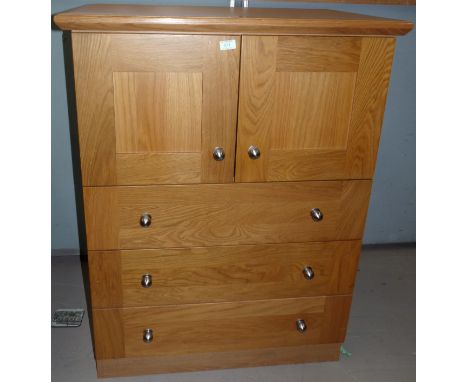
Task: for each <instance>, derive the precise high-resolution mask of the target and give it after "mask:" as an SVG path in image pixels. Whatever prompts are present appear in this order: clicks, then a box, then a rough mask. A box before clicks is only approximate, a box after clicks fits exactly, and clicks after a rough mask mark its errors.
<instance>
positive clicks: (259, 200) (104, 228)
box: [84, 180, 372, 250]
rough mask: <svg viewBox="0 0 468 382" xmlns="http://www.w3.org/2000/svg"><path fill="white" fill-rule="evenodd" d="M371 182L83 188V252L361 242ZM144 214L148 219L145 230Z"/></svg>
mask: <svg viewBox="0 0 468 382" xmlns="http://www.w3.org/2000/svg"><path fill="white" fill-rule="evenodd" d="M371 184H372V183H371V181H369V180H353V181H316V182H296V183H294V182H293V183H289V182H281V183H256V184H254V183H251V184H248V183H233V184H202V185H171V186H169V185H165V186H145V187H136V186H134V187H85V188H84V202H85V220H86V231H87V240H88V249H89V250H110V249H138V248H164V247H166V248H167V247H193V246H214V245H239V244H259V243H288V242H308V241H330V240H348V239H360V238H361V236H362V232H363V228H364V222H365V218H366V213H367V204H368V200H369V194H370V189H371ZM313 209H319V210H320V214H321V215H322V216H323V218H322V219H321V220H319V221H317V219H315V220H314V219H313V218H312V216H311V215H312V214H311V211H312V210H313ZM316 213H319V211H317V210H316ZM145 216H146V217H147V218H149V217H150V220H151V223H150V224H149V225H147V226H146V227H145V226H144V225H145V224H144V223H145V222H144V221H143V220H145V219H144V217H145ZM315 217H316V216H315ZM142 218H143V219H142ZM147 223H148V221H147Z"/></svg>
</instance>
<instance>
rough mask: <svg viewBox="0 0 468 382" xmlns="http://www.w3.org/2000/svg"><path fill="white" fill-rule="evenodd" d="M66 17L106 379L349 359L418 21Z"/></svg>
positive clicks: (299, 16) (95, 321) (272, 14)
mask: <svg viewBox="0 0 468 382" xmlns="http://www.w3.org/2000/svg"><path fill="white" fill-rule="evenodd" d="M54 21H55V23H56V24H57V25H58V26H59V27H60V28H61V29H63V30H71V31H72V49H73V65H74V80H75V90H76V106H77V112H78V114H77V115H78V121H77V122H78V135H79V147H80V161H81V175H82V185H83V199H84V216H85V222H86V236H87V249H88V255H89V274H90V289H91V300H92V325H93V338H94V351H95V356H96V362H97V371H98V375H99V376H101V377H108V376H115V375H135V374H145V373H166V372H175V371H188V370H202V369H211V368H231V367H242V366H255V365H270V364H279V363H299V362H311V361H329V360H336V359H338V357H339V349H340V344H341V343H342V342H343V341H344V339H345V335H346V326H347V322H348V317H349V311H350V307H351V297H352V292H353V286H354V279H355V273H356V267H357V263H358V258H359V252H360V246H361V238H362V234H363V229H364V223H365V219H366V213H367V206H368V201H369V195H370V191H371V184H372V177H373V173H374V168H375V161H376V156H377V149H378V145H379V139H380V129H381V125H382V119H383V114H384V107H385V98H386V94H387V87H388V82H389V78H390V68H391V64H392V58H393V51H394V46H395V39H394V37H395V36H397V35H403V34H405V33H407V32H408V31H410V30H411V28H412V24H411V23H409V22H406V21H399V20H389V19H382V18H377V17H370V16H364V15H358V14H351V13H344V12H337V11H328V10H285V9H274V10H273V9H255V8H250V9H230V8H209V7H156V6H136V5H132V6H130V5H95V6H85V7H81V8H77V9H74V10H71V11H68V12H64V13H60V14H58V15H56V16H55V18H54Z"/></svg>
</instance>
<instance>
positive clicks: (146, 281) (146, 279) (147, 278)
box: [141, 273, 153, 288]
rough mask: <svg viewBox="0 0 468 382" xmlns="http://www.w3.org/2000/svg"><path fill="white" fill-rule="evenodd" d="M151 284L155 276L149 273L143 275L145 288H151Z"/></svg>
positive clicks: (142, 281)
mask: <svg viewBox="0 0 468 382" xmlns="http://www.w3.org/2000/svg"><path fill="white" fill-rule="evenodd" d="M151 285H153V277H152V276H151V275H150V274H149V273H146V274H144V275H143V276H141V286H142V287H143V288H149V287H150V286H151Z"/></svg>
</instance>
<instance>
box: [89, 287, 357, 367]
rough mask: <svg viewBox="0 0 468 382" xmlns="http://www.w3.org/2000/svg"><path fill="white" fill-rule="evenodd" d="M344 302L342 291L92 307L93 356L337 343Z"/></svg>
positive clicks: (342, 326) (347, 299) (345, 317)
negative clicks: (276, 297) (337, 293)
mask: <svg viewBox="0 0 468 382" xmlns="http://www.w3.org/2000/svg"><path fill="white" fill-rule="evenodd" d="M350 306H351V296H349V295H347V296H333V297H305V298H295V299H282V300H262V301H245V302H226V303H212V304H191V305H176V306H165V307H147V308H122V309H95V310H93V325H94V336H95V352H96V359H108V358H124V357H145V356H157V355H169V354H187V353H202V352H216V351H231V350H240V349H244V350H245V349H258V348H271V347H283V346H300V345H311V344H324V343H340V342H343V340H344V338H345V334H346V324H347V321H348V316H349V310H350ZM298 320H302V321H303V323H305V325H306V330H305V331H303V332H300V331H299V329H298V326H300V325H298V323H297V321H298ZM147 329H149V330H151V332H150V333H149V332H148V337H147V338H148V339H151V342H145V341H144V336H145V332H146V330H147Z"/></svg>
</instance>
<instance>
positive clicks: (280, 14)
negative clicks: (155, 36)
mask: <svg viewBox="0 0 468 382" xmlns="http://www.w3.org/2000/svg"><path fill="white" fill-rule="evenodd" d="M54 22H55V24H56V25H57V26H58V27H60V28H61V29H63V30H74V31H79V30H84V31H133V32H153V33H154V32H160V33H178V32H184V33H214V34H216V33H218V34H219V33H221V34H223V33H229V34H232V33H235V34H255V35H261V34H270V35H282V34H290V35H297V34H309V35H404V34H406V33H408V32H409V31H410V30H411V29H412V28H413V24H412V23H410V22H408V21H402V20H394V19H385V18H381V17H375V16H366V15H362V14H357V13H349V12H340V11H332V10H327V9H278V8H277V9H274V8H229V7H188V6H184V7H165V6H153V5H124V4H96V5H85V6H82V7H79V8H75V9H71V10H69V11H66V12H62V13H59V14H57V15H55V16H54Z"/></svg>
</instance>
